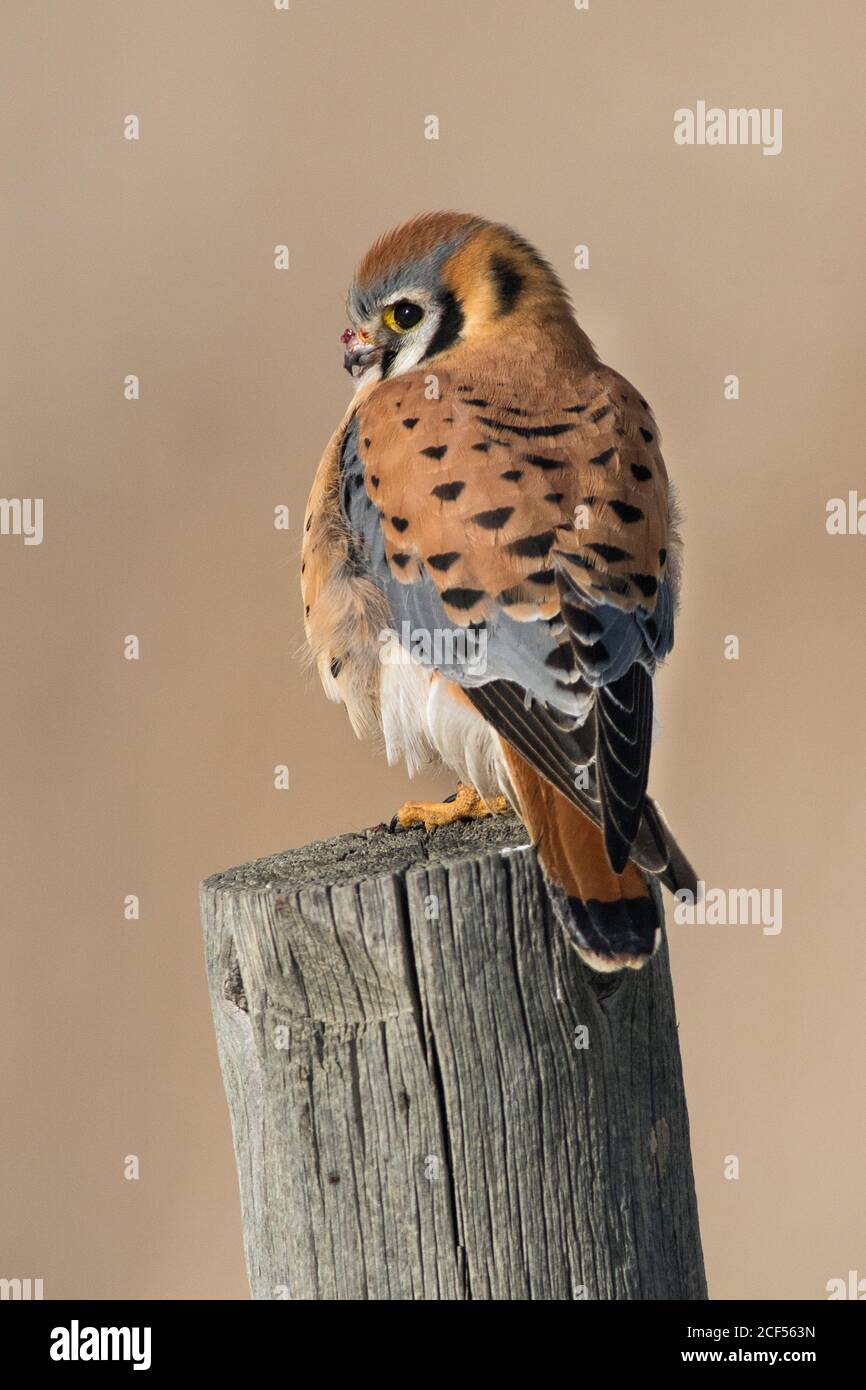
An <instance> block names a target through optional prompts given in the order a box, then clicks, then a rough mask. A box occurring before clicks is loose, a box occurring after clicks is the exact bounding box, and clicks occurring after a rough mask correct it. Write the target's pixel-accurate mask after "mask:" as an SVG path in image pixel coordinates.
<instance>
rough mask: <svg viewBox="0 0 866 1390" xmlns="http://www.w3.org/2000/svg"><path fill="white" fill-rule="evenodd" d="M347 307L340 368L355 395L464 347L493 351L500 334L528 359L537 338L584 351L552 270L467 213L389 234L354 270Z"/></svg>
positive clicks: (512, 237)
mask: <svg viewBox="0 0 866 1390" xmlns="http://www.w3.org/2000/svg"><path fill="white" fill-rule="evenodd" d="M346 307H347V310H348V314H349V321H350V326H349V327H348V328H347V329H346V330H345V332H344V333H343V336H342V342H343V347H344V359H343V360H344V365H345V367H346V370H347V371H348V372H350V373H351V375H352V377H353V378H354V380H355V382H356V385H357V386H362V385H366V384H367V383H368V382H370V381H375V380H381V379H383V378H385V377H394V376H399V375H401V374H402V373H404V372H408V371H410V370H411V369H412V368H413V367H416V366H418V364H419V363H426V362H431V364H432V362H433V360H434V359H436V361H437V362H442V361H444V360H445V358H446V357H448V356H449V355H452V354H455V353H456V352H458V351H460V350H461V349H463V348H465V347H467V346H468V347H470V348H472V347H477V346H481V345H482V344H485V345H488V346H491V347H495V342H494V341H493V340H495V339H496V338H497V337H498V336H499V335H503V336H507V337H508V339H509V340H510V346H511V347H512V348H516V349H517V350H518V351H522V352H525V353H527V354H530V353H533V352H535V351H537V350H538V348H539V346H540V344H539V341H538V339H539V334H541V335H544V336H547V337H549V338H554V339H555V338H557V337H560V338H561V337H562V336H563V335H565V336H566V337H568V338H569V339H570V341H571V344H572V345H575V343H576V342H577V343H579V344H584V345H585V346H586V348H587V349H588V350H589V351H590V352H591V346H590V345H589V340H588V339H586V338H585V337H584V335H583V334H582V333H581V330H580V329H579V328H578V326H577V324H576V323H575V321H574V318H573V316H572V312H571V306H570V305H569V302H568V297H567V295H566V292H565V290H564V288H563V286H562V283H561V282H560V280H559V279H558V277H557V275H556V273H555V272H554V270H553V269H552V268H551V266H549V265H548V264H547V262H546V261H545V260H543V259H542V257H541V256H540V255H539V254H538V252H537V251H535V250H534V249H533V247H532V246H530V245H529V243H528V242H526V241H524V239H523V238H522V237H521V236H519V235H518V234H517V233H516V232H513V231H511V230H510V228H508V227H504V226H501V225H499V224H497V223H492V222H485V221H484V219H483V218H480V217H473V216H471V215H470V214H467V213H458V212H431V213H422V214H421V215H420V216H419V217H414V218H412V220H411V221H410V222H404V223H403V224H402V225H401V226H399V227H395V228H394V229H393V230H392V231H390V232H386V233H385V235H384V236H382V237H380V238H379V240H378V241H376V242H374V243H373V245H372V246H371V247H370V250H369V251H368V252H367V254H366V255H365V256H364V258H363V260H362V261H361V263H360V265H359V266H358V269H357V272H356V274H355V281H354V284H353V285H352V288H351V289H350V291H349V297H348V300H347V306H346ZM431 370H434V368H433V367H432V365H431Z"/></svg>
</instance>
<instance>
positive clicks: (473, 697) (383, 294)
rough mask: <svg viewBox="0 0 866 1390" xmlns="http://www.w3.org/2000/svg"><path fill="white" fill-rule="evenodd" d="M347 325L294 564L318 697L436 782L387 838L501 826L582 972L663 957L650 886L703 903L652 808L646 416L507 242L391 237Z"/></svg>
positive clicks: (437, 227) (460, 218)
mask: <svg viewBox="0 0 866 1390" xmlns="http://www.w3.org/2000/svg"><path fill="white" fill-rule="evenodd" d="M347 313H348V317H349V326H348V327H347V328H346V330H345V331H344V333H343V334H342V338H341V341H342V346H343V360H344V366H345V367H346V369H347V370H348V372H349V373H350V375H351V376H352V378H353V383H354V388H355V389H354V394H353V396H352V399H351V402H350V404H349V406H348V409H347V410H346V413H345V415H344V417H343V419H342V420H341V421H340V424H339V425H338V427H337V429H336V430H335V432H334V433H333V435H332V437H331V439H330V441H329V443H328V445H327V447H326V449H325V452H324V454H323V456H322V459H321V462H320V464H319V467H318V469H317V472H316V475H315V478H314V481H313V485H312V489H311V492H310V497H309V502H308V505H307V510H306V514H305V520H304V537H303V551H302V563H301V588H302V595H303V604H304V624H305V632H306V638H307V644H308V648H309V653H310V658H311V660H312V662H313V663H314V664H315V666H316V668H317V670H318V673H319V675H320V677H321V680H322V683H323V685H324V688H325V692H326V694H327V695H328V696H329V697H330V698H331V699H332V700H335V701H337V702H339V703H342V704H343V705H344V706H345V708H346V711H347V713H348V716H349V719H350V721H351V724H352V726H353V728H354V730H355V732H356V733H357V734H358V735H359V736H362V737H363V736H367V735H370V734H374V735H378V736H379V738H380V740H381V741H382V742H383V743H384V749H385V752H386V754H387V757H388V760H389V762H391V763H395V762H400V761H405V763H406V765H407V767H408V770H409V772H410V774H415V773H416V772H417V771H419V770H420V769H421V768H423V767H425V766H429V765H431V764H434V765H435V764H437V763H438V764H440V765H444V766H445V767H446V768H448V769H450V770H451V771H452V772H453V773H454V774H455V775H456V778H457V780H458V791H457V794H456V796H455V797H452V798H451V799H450V800H449V801H447V802H442V803H435V802H430V803H424V802H408V803H406V805H405V806H404V807H403V808H402V809H401V811H400V812H398V814H397V819H396V823H395V824H394V828H395V829H396V828H399V827H400V826H408V825H411V824H413V823H422V824H424V825H425V826H426V827H427V828H428V829H430V828H432V827H435V826H437V825H441V824H445V823H448V822H449V821H451V820H454V819H457V818H460V817H469V818H471V817H473V816H481V815H487V814H495V813H497V812H499V811H502V810H513V811H515V812H516V813H517V814H518V815H519V816H520V818H521V819H522V821H523V823H524V825H525V826H526V829H527V832H528V834H529V837H530V839H531V841H532V843H533V845H534V846H535V848H536V852H537V857H538V862H539V864H540V866H541V869H542V872H543V875H544V879H545V881H546V885H547V890H548V893H549V895H550V899H551V902H552V904H553V907H554V911H555V914H556V917H557V918H558V919H559V921H560V922H561V923H562V925H563V927H564V928H565V930H566V932H567V934H568V938H569V940H570V942H571V944H572V945H573V946H574V947H575V949H576V951H577V953H578V955H579V956H580V957H581V959H582V960H583V961H584V962H585V964H587V965H588V966H589V967H590V968H591V969H593V970H595V971H597V972H600V973H602V974H604V973H608V972H615V971H622V970H624V969H639V968H640V967H642V966H643V965H645V964H646V962H647V961H648V960H649V959H651V957H652V956H653V954H654V952H655V951H656V950H657V949H658V945H659V942H660V938H661V930H660V925H659V912H658V909H657V907H656V903H655V900H654V896H653V892H652V890H651V887H650V883H651V880H652V878H653V877H656V878H659V879H660V880H661V881H662V882H663V883H665V884H666V885H667V887H668V888H669V889H671V891H673V892H674V893H676V892H678V891H679V890H680V889H682V888H688V889H689V890H690V891H693V892H695V891H697V882H696V878H695V873H694V870H693V869H692V867H691V865H690V863H689V861H688V859H687V858H686V856H685V855H684V853H683V852H682V850H681V849H680V847H679V845H678V844H677V842H676V840H675V839H674V836H673V834H672V832H671V830H670V828H669V826H668V824H667V822H666V820H665V818H664V816H663V814H662V812H661V810H660V809H659V807H658V805H657V804H656V802H655V801H654V800H653V799H652V797H650V796H649V794H648V792H647V782H648V774H649V765H650V753H651V746H652V741H653V728H654V716H653V678H654V673H655V671H656V668H657V666H658V665H659V663H660V662H661V661H663V659H664V658H665V657H666V656H667V655H668V653H669V652H670V650H671V648H672V646H673V639H674V619H675V613H676V610H677V601H678V593H679V587H680V574H681V555H682V546H681V541H680V534H679V511H678V506H677V502H676V498H675V495H674V491H673V488H672V486H671V484H670V483H669V481H668V476H667V471H666V468H665V464H664V461H663V458H662V454H661V451H660V446H659V431H658V426H657V424H656V421H655V418H654V416H653V412H652V410H651V408H650V406H649V404H648V402H647V401H646V399H645V398H644V397H643V396H642V395H640V393H639V392H638V391H637V390H636V389H635V387H633V386H632V385H631V384H630V383H629V382H628V381H627V380H626V379H625V378H624V377H623V376H621V375H620V374H619V373H618V372H616V371H615V370H614V369H613V368H611V367H609V366H606V365H605V364H604V363H603V362H602V361H601V360H600V358H599V357H598V354H597V353H596V350H595V348H594V346H593V344H592V342H591V341H590V339H589V337H588V336H587V334H586V333H585V332H584V331H583V329H582V328H581V327H580V326H579V324H578V322H577V319H576V316H575V313H574V310H573V308H572V305H571V301H570V298H569V295H568V294H567V292H566V290H565V288H564V285H563V283H562V281H561V279H560V277H559V276H558V275H557V273H556V272H555V270H554V269H553V267H552V266H551V264H550V263H549V262H548V261H547V260H546V259H544V257H543V256H542V255H541V254H540V253H539V252H538V251H537V250H535V248H534V247H533V245H532V244H531V243H530V242H529V241H528V240H526V239H525V238H524V237H523V236H522V235H520V234H519V233H518V232H516V231H514V230H512V229H511V228H510V227H508V226H506V225H505V224H504V223H498V222H493V221H489V220H487V219H485V218H483V217H480V216H476V215H473V214H468V213H460V212H428V213H422V214H420V215H418V216H415V217H413V218H411V219H410V220H409V221H407V222H404V223H402V224H400V225H399V226H397V227H395V228H393V229H392V230H390V231H388V232H386V233H385V234H384V235H382V236H380V237H379V238H378V240H376V241H375V242H374V243H373V245H372V246H371V247H370V249H369V250H368V251H367V252H366V254H365V255H364V256H363V257H362V259H361V261H360V263H359V265H358V268H357V271H356V273H355V277H354V281H353V283H352V285H351V288H350V290H349V294H348V300H347Z"/></svg>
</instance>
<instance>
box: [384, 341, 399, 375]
mask: <svg viewBox="0 0 866 1390" xmlns="http://www.w3.org/2000/svg"><path fill="white" fill-rule="evenodd" d="M396 356H397V349H396V348H385V351H384V352H383V353H382V380H383V381H384V380H385V378H386V376H387V375H388V373H389V372H390V370H391V368H392V367H393V365H394V358H395V357H396Z"/></svg>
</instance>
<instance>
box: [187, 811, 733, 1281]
mask: <svg viewBox="0 0 866 1390" xmlns="http://www.w3.org/2000/svg"><path fill="white" fill-rule="evenodd" d="M525 840H526V833H525V831H524V829H523V827H522V826H521V825H520V823H519V822H518V821H517V820H515V819H513V818H511V817H497V818H496V819H495V820H488V821H482V822H474V823H464V824H459V825H454V826H449V827H446V828H443V829H441V830H439V831H437V832H435V833H433V834H430V835H428V834H427V833H426V832H424V831H422V830H414V831H410V832H409V833H407V834H404V835H393V834H390V833H389V832H388V831H387V830H386V829H384V828H383V827H380V828H378V829H376V830H370V831H367V832H366V833H363V834H357V835H343V836H340V837H339V838H338V839H335V840H329V841H326V842H323V843H321V844H316V845H309V846H307V847H306V848H305V849H300V850H291V851H289V852H287V853H286V854H282V855H278V856H275V857H274V858H270V859H261V860H258V861H256V862H255V863H252V864H247V865H244V866H243V867H241V868H238V869H233V870H230V871H229V872H227V873H223V874H216V875H214V876H213V877H212V878H210V879H208V880H207V881H206V883H205V884H204V885H203V888H202V918H203V924H204V933H205V945H206V954H207V966H208V975H209V984H210V993H211V999H212V1003H213V1011H214V1019H215V1023H216V1031H217V1039H218V1044H219V1053H220V1063H221V1066H222V1072H223V1078H224V1081H225V1088H226V1094H227V1096H228V1102H229V1108H230V1111H231V1120H232V1129H233V1132H234V1142H235V1152H236V1156H237V1165H238V1174H239V1178H240V1190H241V1205H242V1211H243V1225H244V1239H245V1244H246V1257H247V1267H248V1270H249V1277H250V1285H251V1288H252V1294H253V1297H254V1298H280V1297H283V1298H285V1297H288V1298H294V1299H407V1298H408V1299H416V1298H419V1299H509V1300H510V1299H569V1300H570V1299H575V1298H587V1299H662V1298H668V1299H702V1298H706V1284H705V1280H704V1270H703V1260H702V1255H701V1245H700V1235H699V1231H698V1217H697V1208H696V1203H695V1193H694V1183H693V1178H692V1167H691V1155H690V1151H689V1129H688V1119H687V1115H686V1103H685V1096H684V1094H683V1082H682V1072H681V1067H680V1055H679V1045H678V1041H677V1030H676V1021H675V1017H674V1003H673V994H672V989H671V980H670V970H669V964H668V955H667V948H666V946H664V947H663V948H662V950H661V951H660V952H659V954H658V955H657V956H656V958H655V959H654V960H653V961H652V962H651V964H650V965H648V966H647V967H646V968H645V969H644V970H642V971H640V972H637V973H635V972H632V971H626V972H624V973H622V974H621V975H616V976H610V977H604V976H598V975H594V974H593V973H592V972H591V971H590V970H588V969H587V968H586V967H585V966H584V965H583V964H582V963H581V962H580V961H579V960H578V958H577V956H576V955H575V954H574V952H573V951H572V949H571V948H570V946H569V945H568V944H567V942H566V940H565V937H564V935H563V933H562V931H561V929H560V928H559V926H558V925H557V923H556V921H555V919H554V918H553V915H552V913H551V910H550V908H549V906H548V903H547V899H546V897H545V894H544V887H543V884H542V882H541V879H540V876H539V871H538V868H537V865H536V862H535V855H534V853H533V851H532V850H531V849H530V848H528V847H524V848H520V846H524V845H525Z"/></svg>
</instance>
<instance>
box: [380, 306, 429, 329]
mask: <svg viewBox="0 0 866 1390" xmlns="http://www.w3.org/2000/svg"><path fill="white" fill-rule="evenodd" d="M423 317H424V310H423V309H422V308H421V305H420V304H413V303H412V301H411V299H398V300H397V303H396V304H389V305H388V307H387V309H386V310H385V312H384V314H383V315H382V318H383V319H384V322H385V327H386V328H390V329H392V330H393V331H394V332H395V333H406V332H407V331H408V329H410V328H414V327H415V325H416V324H418V323H420V322H421V320H422V319H423Z"/></svg>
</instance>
